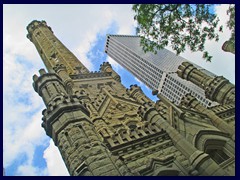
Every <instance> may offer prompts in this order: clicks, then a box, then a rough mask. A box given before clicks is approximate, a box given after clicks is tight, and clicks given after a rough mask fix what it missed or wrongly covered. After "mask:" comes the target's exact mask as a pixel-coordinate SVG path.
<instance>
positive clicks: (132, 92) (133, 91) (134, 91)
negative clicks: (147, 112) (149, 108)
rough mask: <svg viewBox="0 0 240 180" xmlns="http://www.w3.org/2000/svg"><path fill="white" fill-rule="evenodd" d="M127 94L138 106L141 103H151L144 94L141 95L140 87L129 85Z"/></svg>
mask: <svg viewBox="0 0 240 180" xmlns="http://www.w3.org/2000/svg"><path fill="white" fill-rule="evenodd" d="M126 92H127V94H128V95H129V96H130V97H132V98H134V99H136V101H137V102H138V103H140V104H143V103H153V102H152V101H151V100H150V99H149V98H148V97H147V96H145V94H144V93H143V91H142V89H141V87H139V86H138V85H136V84H134V85H131V86H130V88H129V89H127V91H126Z"/></svg>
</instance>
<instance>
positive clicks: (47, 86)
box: [33, 69, 67, 106]
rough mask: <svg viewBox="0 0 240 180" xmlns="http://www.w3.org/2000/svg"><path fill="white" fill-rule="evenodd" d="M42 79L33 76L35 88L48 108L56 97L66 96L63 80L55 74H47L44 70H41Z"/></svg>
mask: <svg viewBox="0 0 240 180" xmlns="http://www.w3.org/2000/svg"><path fill="white" fill-rule="evenodd" d="M39 73H40V75H41V76H40V77H38V76H37V75H36V74H35V75H34V76H33V81H34V82H33V88H34V90H35V91H36V92H37V93H38V94H39V96H41V97H42V98H43V101H44V103H45V105H46V106H47V105H48V103H49V102H50V101H52V100H53V99H54V98H55V97H58V96H63V95H66V94H67V92H66V90H65V86H64V84H63V81H62V79H61V78H60V77H59V76H58V75H57V74H55V73H46V71H45V70H44V69H40V70H39Z"/></svg>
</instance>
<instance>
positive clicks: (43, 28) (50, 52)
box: [27, 20, 89, 75]
mask: <svg viewBox="0 0 240 180" xmlns="http://www.w3.org/2000/svg"><path fill="white" fill-rule="evenodd" d="M27 30H28V34H27V38H28V39H29V40H30V41H31V42H32V43H33V44H34V45H35V46H36V49H37V51H38V53H39V54H40V56H41V58H42V60H43V62H44V64H45V66H46V68H47V70H48V71H51V70H53V68H54V67H55V66H56V65H57V64H64V65H65V67H66V69H67V73H68V74H69V75H70V74H75V73H79V72H80V73H88V72H89V71H88V69H87V68H86V67H85V66H84V65H83V64H82V63H81V62H80V61H79V60H78V59H77V57H76V56H75V55H74V54H73V53H72V52H71V51H69V50H68V49H67V48H66V47H65V46H64V45H63V44H62V43H61V42H60V41H59V40H58V38H57V37H56V36H55V35H54V34H53V31H52V29H51V27H49V26H48V25H47V23H46V22H45V21H36V20H34V21H32V22H31V23H30V24H29V25H28V26H27Z"/></svg>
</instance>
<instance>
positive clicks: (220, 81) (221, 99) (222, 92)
mask: <svg viewBox="0 0 240 180" xmlns="http://www.w3.org/2000/svg"><path fill="white" fill-rule="evenodd" d="M177 74H178V76H179V77H181V78H183V79H186V80H188V81H191V82H192V83H194V84H196V85H197V86H199V87H201V88H203V89H204V90H205V95H206V97H207V98H208V99H210V100H212V101H216V102H218V103H220V104H223V105H224V104H234V103H235V86H234V85H233V84H231V83H230V82H229V81H228V80H227V79H225V78H224V77H222V76H217V77H210V76H208V75H207V74H205V73H203V72H202V71H200V70H198V69H197V68H196V67H195V66H193V64H191V63H189V62H183V63H182V64H181V65H180V66H179V67H178V71H177Z"/></svg>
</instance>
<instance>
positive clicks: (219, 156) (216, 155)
mask: <svg viewBox="0 0 240 180" xmlns="http://www.w3.org/2000/svg"><path fill="white" fill-rule="evenodd" d="M206 153H207V154H209V156H210V157H211V158H212V159H213V160H214V161H215V162H216V163H217V164H221V163H222V162H224V161H226V160H227V159H229V156H228V155H227V154H226V153H225V152H224V151H223V150H221V149H208V150H207V151H206Z"/></svg>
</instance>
